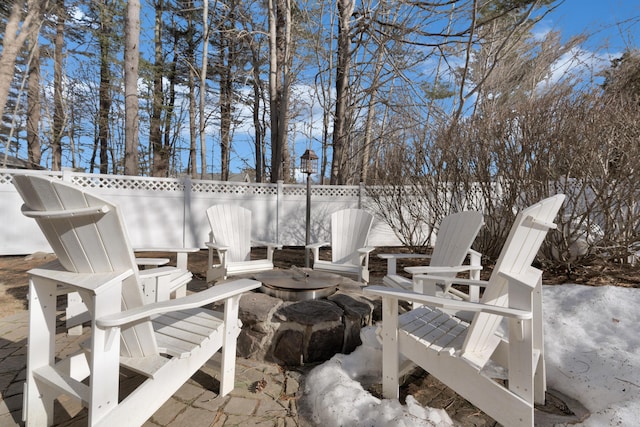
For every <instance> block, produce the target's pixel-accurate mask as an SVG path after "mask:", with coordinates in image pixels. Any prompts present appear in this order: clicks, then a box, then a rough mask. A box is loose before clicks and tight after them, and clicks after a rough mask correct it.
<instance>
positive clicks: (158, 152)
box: [149, 0, 169, 177]
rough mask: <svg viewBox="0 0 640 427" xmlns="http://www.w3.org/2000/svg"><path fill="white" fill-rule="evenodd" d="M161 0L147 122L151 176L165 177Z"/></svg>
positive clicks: (157, 9)
mask: <svg viewBox="0 0 640 427" xmlns="http://www.w3.org/2000/svg"><path fill="white" fill-rule="evenodd" d="M163 4H164V2H163V0H157V1H156V21H155V29H154V39H155V41H154V44H155V58H154V62H155V64H154V67H153V103H152V109H151V118H150V123H149V145H150V148H151V150H152V153H153V154H152V156H151V158H152V159H153V164H152V165H151V176H159V177H166V176H167V175H168V172H169V159H168V157H169V153H168V152H167V151H166V150H165V147H163V144H162V132H161V130H160V128H161V120H162V108H163V102H164V100H163V96H164V94H163V91H162V78H163V69H164V57H163V52H162V11H163Z"/></svg>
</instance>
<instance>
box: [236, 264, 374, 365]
mask: <svg viewBox="0 0 640 427" xmlns="http://www.w3.org/2000/svg"><path fill="white" fill-rule="evenodd" d="M338 277H339V281H338V283H336V284H335V287H337V290H336V291H335V293H333V294H332V295H330V296H328V297H326V298H321V299H313V300H302V301H284V300H283V299H281V298H278V297H275V296H271V295H268V294H265V293H263V292H251V293H247V294H245V295H243V296H242V298H241V299H240V313H239V317H240V319H241V320H242V323H243V326H242V332H241V333H240V336H239V337H238V355H239V356H242V357H246V358H253V359H258V360H265V361H269V362H275V363H278V364H280V365H285V366H301V365H304V364H308V363H317V362H323V361H325V360H328V359H330V358H331V356H333V355H334V354H336V353H351V352H352V351H353V350H354V349H355V348H356V347H357V346H359V345H360V344H361V341H360V329H361V328H362V327H364V326H368V325H372V324H374V322H375V321H378V320H380V319H381V303H380V301H379V300H374V299H372V298H371V297H369V296H365V295H364V293H363V292H362V285H361V284H359V283H357V282H355V281H353V280H351V279H348V278H345V277H341V276H338ZM256 279H257V280H260V279H259V278H258V277H256Z"/></svg>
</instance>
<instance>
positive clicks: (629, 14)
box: [545, 0, 640, 54]
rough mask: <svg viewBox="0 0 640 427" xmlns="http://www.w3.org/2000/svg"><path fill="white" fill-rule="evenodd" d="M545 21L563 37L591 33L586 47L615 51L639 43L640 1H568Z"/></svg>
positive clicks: (602, 50)
mask: <svg viewBox="0 0 640 427" xmlns="http://www.w3.org/2000/svg"><path fill="white" fill-rule="evenodd" d="M545 24H547V25H549V26H550V27H552V28H553V29H556V30H560V31H561V32H562V35H563V37H570V36H573V35H576V34H580V33H583V32H584V33H586V34H588V35H591V37H590V39H589V40H588V42H587V43H586V46H585V47H587V48H589V49H592V50H598V51H601V52H605V51H606V52H610V53H613V54H616V53H619V52H622V51H624V49H625V47H629V46H638V44H639V42H640V40H639V37H640V1H639V0H565V1H564V3H562V4H561V5H560V6H559V7H558V9H557V10H555V11H554V12H552V14H551V15H550V16H549V17H547V19H546V20H545Z"/></svg>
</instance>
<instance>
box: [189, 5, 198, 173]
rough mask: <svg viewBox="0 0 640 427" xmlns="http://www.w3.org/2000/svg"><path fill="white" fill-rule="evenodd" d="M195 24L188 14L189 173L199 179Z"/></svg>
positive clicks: (191, 16)
mask: <svg viewBox="0 0 640 427" xmlns="http://www.w3.org/2000/svg"><path fill="white" fill-rule="evenodd" d="M189 6H193V3H192V2H189ZM194 33H195V29H194V23H193V13H192V12H188V14H187V46H188V51H187V58H188V64H189V75H188V77H187V86H188V87H189V173H190V175H191V178H194V179H195V178H197V177H198V167H197V166H198V152H197V135H198V125H197V123H196V105H197V101H196V90H195V81H196V75H195V71H194V66H195V63H196V59H195V51H196V47H195V40H194Z"/></svg>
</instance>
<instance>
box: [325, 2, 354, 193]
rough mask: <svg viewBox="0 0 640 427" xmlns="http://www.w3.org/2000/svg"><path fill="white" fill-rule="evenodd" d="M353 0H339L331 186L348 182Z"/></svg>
mask: <svg viewBox="0 0 640 427" xmlns="http://www.w3.org/2000/svg"><path fill="white" fill-rule="evenodd" d="M354 7H355V4H354V1H353V0H338V63H337V66H336V114H335V117H334V119H333V161H332V165H331V181H330V183H331V185H341V184H344V183H345V182H346V176H347V175H346V174H347V171H346V170H345V168H346V157H347V152H346V150H347V147H346V144H347V106H348V90H349V72H350V68H351V21H350V20H351V16H352V15H353V9H354Z"/></svg>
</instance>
